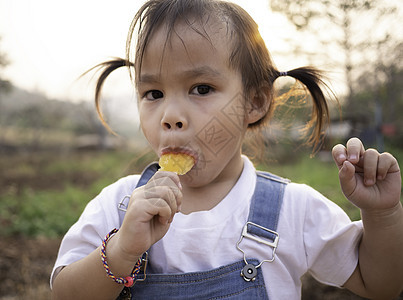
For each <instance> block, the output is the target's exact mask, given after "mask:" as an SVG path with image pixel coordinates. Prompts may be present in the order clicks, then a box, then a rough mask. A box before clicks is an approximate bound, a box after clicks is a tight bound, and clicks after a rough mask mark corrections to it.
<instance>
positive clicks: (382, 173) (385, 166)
mask: <svg viewBox="0 0 403 300" xmlns="http://www.w3.org/2000/svg"><path fill="white" fill-rule="evenodd" d="M396 171H399V166H398V164H397V161H396V159H395V158H394V157H393V156H392V155H391V154H389V153H382V154H380V155H379V158H378V172H377V176H376V178H377V179H378V180H384V179H385V178H386V175H387V174H388V173H389V172H396Z"/></svg>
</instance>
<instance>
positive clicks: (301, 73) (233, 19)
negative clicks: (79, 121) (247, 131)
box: [95, 0, 329, 151]
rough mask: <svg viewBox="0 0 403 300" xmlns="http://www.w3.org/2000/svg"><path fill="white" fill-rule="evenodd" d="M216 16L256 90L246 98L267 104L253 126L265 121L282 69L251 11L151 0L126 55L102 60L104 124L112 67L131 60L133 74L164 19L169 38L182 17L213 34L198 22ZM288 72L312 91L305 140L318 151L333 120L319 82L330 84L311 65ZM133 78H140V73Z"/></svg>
mask: <svg viewBox="0 0 403 300" xmlns="http://www.w3.org/2000/svg"><path fill="white" fill-rule="evenodd" d="M213 18H214V19H217V20H219V21H222V23H223V24H226V26H227V28H226V29H227V34H228V37H229V41H230V47H231V48H230V56H229V65H230V67H233V68H234V69H236V70H239V71H240V73H241V76H242V83H243V90H244V92H248V93H254V94H255V95H257V97H253V98H251V97H248V95H245V96H246V97H245V98H246V99H253V101H254V103H250V104H251V105H253V107H254V108H257V109H267V113H266V114H265V116H264V117H263V118H261V119H260V120H258V121H257V122H255V123H253V124H250V125H249V127H250V128H258V127H260V126H261V125H263V124H265V123H266V121H267V120H268V119H270V117H271V115H272V113H273V111H274V108H275V106H276V103H275V101H274V92H275V91H274V87H273V83H274V81H275V80H276V79H277V78H278V77H279V76H280V75H283V74H281V73H280V72H279V71H278V70H277V69H276V67H275V66H274V64H273V62H272V59H271V57H270V54H269V51H268V50H267V48H266V45H265V43H264V41H263V39H262V37H261V36H260V34H259V30H258V26H257V24H256V23H255V21H254V20H253V19H252V17H251V16H250V15H249V14H248V13H247V12H246V11H245V10H244V9H242V8H241V7H240V6H238V5H236V4H233V3H230V2H225V1H221V0H197V1H194V0H149V1H147V2H146V3H145V4H144V5H143V6H142V7H141V8H140V10H139V11H138V12H137V14H136V15H135V17H134V19H133V21H132V23H131V25H130V29H129V34H128V37H127V42H126V58H125V59H121V58H116V59H113V60H110V61H107V62H104V63H102V64H100V65H98V67H100V68H101V69H102V73H101V75H100V76H99V79H98V82H97V86H96V93H95V102H96V107H97V111H98V114H99V116H100V118H101V120H102V122H103V123H104V125H106V126H107V124H106V123H105V121H104V119H103V117H102V112H101V109H100V91H101V88H102V85H103V83H104V81H105V79H106V78H107V76H108V75H109V74H110V73H111V72H112V71H114V70H115V69H117V68H119V67H122V66H127V67H129V71H130V76H132V73H131V71H132V70H133V69H134V72H135V74H139V73H140V70H141V66H142V60H143V57H144V52H145V49H146V47H147V44H148V42H149V41H150V39H151V38H152V37H153V34H154V33H155V32H156V31H157V30H158V29H159V28H160V27H161V26H162V25H164V26H166V28H167V32H168V34H167V40H166V41H167V42H168V41H169V39H170V36H171V34H172V33H173V32H175V28H174V26H175V24H177V22H179V21H182V22H186V24H188V26H190V27H191V28H193V29H194V30H195V32H197V33H198V34H200V35H201V36H203V37H205V38H206V39H207V40H209V36H208V34H207V32H206V31H203V30H200V28H202V29H203V28H204V24H206V23H207V22H208V21H209V20H211V19H213ZM195 22H197V23H195ZM195 24H196V25H198V26H195ZM136 29H137V43H136V51H135V56H134V60H132V38H133V34H135V33H136ZM287 76H291V77H293V78H295V79H296V80H298V81H300V82H301V83H302V84H304V85H305V86H306V88H307V89H308V91H309V93H310V94H311V96H312V100H313V108H312V117H311V121H310V122H308V124H307V127H308V128H309V129H312V130H308V131H309V132H310V134H309V137H308V140H307V142H308V144H310V145H312V146H313V147H314V151H315V149H316V150H318V147H319V146H320V145H321V141H322V139H323V136H324V131H325V129H326V127H327V125H328V123H329V111H328V106H327V103H326V99H325V96H324V94H323V92H322V89H321V86H323V87H326V85H325V84H324V82H323V81H322V79H321V73H320V71H318V70H317V69H315V68H313V67H303V68H297V69H293V70H291V71H288V72H287ZM134 80H135V81H136V76H135V78H134ZM107 127H108V126H107Z"/></svg>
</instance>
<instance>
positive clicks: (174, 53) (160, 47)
mask: <svg viewBox="0 0 403 300" xmlns="http://www.w3.org/2000/svg"><path fill="white" fill-rule="evenodd" d="M229 56H230V39H229V37H228V29H227V26H226V24H225V23H223V22H219V21H212V20H209V21H208V22H205V23H201V22H197V21H192V20H187V21H179V22H177V23H175V25H174V27H173V28H168V27H167V26H164V25H162V26H160V27H159V28H158V29H156V30H155V31H154V32H153V34H152V35H151V36H150V39H149V41H148V43H147V46H146V48H145V52H144V56H143V60H142V62H141V73H143V71H145V69H149V67H150V66H151V65H154V66H155V65H156V63H158V64H159V67H160V71H162V70H163V69H164V68H165V69H166V68H170V67H174V66H176V65H177V64H178V63H181V64H189V65H194V66H196V65H198V64H203V63H208V64H212V65H216V66H221V67H224V66H225V67H227V68H229V66H230V64H229Z"/></svg>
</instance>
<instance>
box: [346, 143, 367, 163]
mask: <svg viewBox="0 0 403 300" xmlns="http://www.w3.org/2000/svg"><path fill="white" fill-rule="evenodd" d="M346 148H347V159H348V161H349V162H351V163H352V164H356V163H358V161H359V160H360V156H361V155H362V154H364V151H365V149H364V145H363V144H362V142H361V141H360V140H359V139H358V138H351V139H349V140H348V142H347V147H346Z"/></svg>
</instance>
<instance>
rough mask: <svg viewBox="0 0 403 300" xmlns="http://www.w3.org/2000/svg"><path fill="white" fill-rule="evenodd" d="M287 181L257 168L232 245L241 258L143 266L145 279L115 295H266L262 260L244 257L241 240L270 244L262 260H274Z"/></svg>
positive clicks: (149, 169)
mask: <svg viewBox="0 0 403 300" xmlns="http://www.w3.org/2000/svg"><path fill="white" fill-rule="evenodd" d="M157 170H158V165H157V164H155V163H154V164H151V165H149V166H148V167H147V168H146V169H145V170H144V171H143V173H142V175H141V177H140V180H139V182H138V184H137V187H138V186H142V185H144V184H145V183H147V182H148V180H149V179H150V178H151V177H152V176H153V175H154V173H155V172H156V171H157ZM287 183H288V180H286V179H283V178H280V177H277V176H275V175H272V174H270V173H264V172H257V181H256V188H255V192H254V195H253V198H252V202H251V207H250V212H249V217H248V222H247V224H245V227H244V230H243V232H240V236H241V239H240V240H239V242H238V244H237V245H234V247H235V246H236V247H238V249H239V250H240V251H242V252H243V253H244V260H241V261H238V262H234V263H232V264H229V265H225V266H222V267H219V268H217V269H213V270H209V271H203V272H192V273H181V274H169V275H164V274H153V273H152V270H151V271H150V270H148V269H146V278H145V280H144V281H137V282H136V283H135V284H134V286H133V287H132V288H131V289H130V290H129V289H128V288H125V289H124V290H123V291H122V293H121V295H120V298H118V299H269V298H268V296H267V291H266V287H265V282H264V278H263V273H262V270H261V268H260V266H261V264H262V263H263V262H264V261H259V260H257V259H254V258H250V257H248V258H247V256H248V253H247V250H245V252H244V251H243V249H242V243H241V241H242V239H243V238H251V239H252V240H255V241H256V242H259V243H264V244H267V245H268V246H270V247H271V248H272V257H271V259H269V260H265V261H269V262H272V261H274V257H275V250H276V247H277V243H278V238H279V237H278V234H277V233H276V232H275V230H276V229H277V223H278V218H279V214H280V208H281V204H282V199H283V194H284V187H285V185H286V184H287ZM268 249H270V248H268ZM269 252H270V251H268V253H269ZM212 255H214V254H212ZM139 279H140V280H142V279H144V275H143V274H139ZM130 297H131V298H130Z"/></svg>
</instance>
